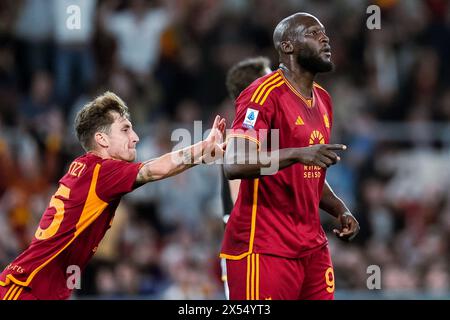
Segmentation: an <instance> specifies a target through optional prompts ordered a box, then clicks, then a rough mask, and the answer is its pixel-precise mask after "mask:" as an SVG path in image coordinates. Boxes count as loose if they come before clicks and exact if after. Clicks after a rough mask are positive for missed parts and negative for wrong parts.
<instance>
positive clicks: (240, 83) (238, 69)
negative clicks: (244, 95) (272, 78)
mask: <svg viewBox="0 0 450 320" xmlns="http://www.w3.org/2000/svg"><path fill="white" fill-rule="evenodd" d="M267 68H269V69H270V60H269V59H268V58H266V57H254V58H248V59H245V60H242V61H241V62H238V63H237V64H235V65H234V66H232V67H231V68H230V70H229V71H228V73H227V80H226V86H227V90H228V94H229V95H230V97H231V99H232V100H233V101H234V100H236V98H237V97H238V96H239V94H240V93H241V92H242V91H243V90H244V89H245V88H247V87H248V86H249V85H250V84H251V83H252V82H253V81H255V80H256V79H258V78H260V77H262V76H264V75H265V74H266V72H265V69H267Z"/></svg>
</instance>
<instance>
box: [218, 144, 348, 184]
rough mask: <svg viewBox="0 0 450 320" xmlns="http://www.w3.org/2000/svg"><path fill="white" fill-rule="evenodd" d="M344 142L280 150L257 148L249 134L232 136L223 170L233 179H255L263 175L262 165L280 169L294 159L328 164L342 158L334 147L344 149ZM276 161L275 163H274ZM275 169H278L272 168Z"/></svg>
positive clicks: (304, 162) (320, 165)
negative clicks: (267, 150)
mask: <svg viewBox="0 0 450 320" xmlns="http://www.w3.org/2000/svg"><path fill="white" fill-rule="evenodd" d="M346 148H347V147H346V146H345V145H342V144H317V145H312V146H308V147H303V148H286V149H280V150H278V151H277V152H266V153H264V154H262V153H261V152H259V151H258V144H257V143H256V142H254V141H251V140H249V139H246V138H241V137H232V138H230V139H229V141H228V147H227V150H226V152H225V163H224V172H225V176H226V177H227V178H228V179H230V180H233V179H252V178H257V177H259V176H261V169H263V168H265V169H268V168H276V170H280V169H283V168H286V167H288V166H290V165H293V164H294V163H303V164H304V165H313V166H319V167H321V168H324V169H326V168H328V167H329V166H331V165H333V164H336V163H337V162H338V161H339V160H340V158H339V156H338V155H337V154H336V153H335V152H334V151H335V150H345V149H346ZM274 161H275V162H277V165H276V166H273V163H274ZM273 173H275V172H273Z"/></svg>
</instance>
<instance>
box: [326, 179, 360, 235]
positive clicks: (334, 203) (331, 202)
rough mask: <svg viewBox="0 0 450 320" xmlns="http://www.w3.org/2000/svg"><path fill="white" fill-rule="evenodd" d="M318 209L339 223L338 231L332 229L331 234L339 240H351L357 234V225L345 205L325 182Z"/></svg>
mask: <svg viewBox="0 0 450 320" xmlns="http://www.w3.org/2000/svg"><path fill="white" fill-rule="evenodd" d="M319 207H320V209H322V210H324V211H325V212H327V213H329V214H331V215H332V216H333V217H335V218H336V219H337V220H338V221H339V223H340V228H339V229H333V233H334V234H335V235H336V236H337V237H338V238H339V239H341V240H348V241H350V240H352V239H353V238H354V237H356V235H357V234H358V232H359V223H358V221H357V220H356V218H355V217H354V216H353V215H352V214H351V212H350V210H349V209H348V208H347V206H346V205H345V203H344V202H343V201H342V200H341V199H340V198H339V197H338V196H336V194H335V193H334V191H333V189H331V186H330V185H329V184H328V182H327V181H326V180H325V184H324V185H323V190H322V196H321V198H320V203H319Z"/></svg>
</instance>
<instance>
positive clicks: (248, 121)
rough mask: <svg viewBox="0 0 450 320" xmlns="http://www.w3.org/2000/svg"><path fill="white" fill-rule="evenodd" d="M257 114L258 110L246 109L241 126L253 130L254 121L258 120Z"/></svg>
mask: <svg viewBox="0 0 450 320" xmlns="http://www.w3.org/2000/svg"><path fill="white" fill-rule="evenodd" d="M258 113H259V111H258V110H255V109H252V108H248V109H247V113H246V114H245V119H244V123H243V124H242V126H244V127H246V128H249V129H253V128H254V127H255V123H256V119H257V118H258Z"/></svg>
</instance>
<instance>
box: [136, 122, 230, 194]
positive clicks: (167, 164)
mask: <svg viewBox="0 0 450 320" xmlns="http://www.w3.org/2000/svg"><path fill="white" fill-rule="evenodd" d="M225 126H226V124H225V119H224V118H221V117H220V116H216V118H215V120H214V124H213V126H212V128H211V132H210V134H209V135H208V137H207V138H206V139H205V140H203V141H200V142H198V143H196V144H194V145H191V146H189V147H186V148H184V149H181V150H177V151H173V152H170V153H166V154H165V155H162V156H161V157H159V158H156V159H151V160H147V161H145V162H144V163H143V165H142V167H141V169H140V170H139V172H138V175H137V177H136V182H135V187H139V186H141V185H143V184H145V183H147V182H150V181H157V180H161V179H165V178H168V177H171V176H174V175H177V174H179V173H181V172H183V171H185V170H187V169H189V168H192V167H193V166H195V165H197V164H199V163H210V162H214V161H215V160H217V159H221V158H222V157H223V154H224V149H225V144H223V143H222V141H223V134H224V131H225Z"/></svg>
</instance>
